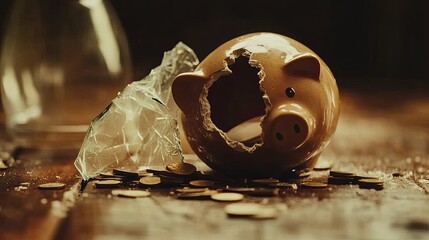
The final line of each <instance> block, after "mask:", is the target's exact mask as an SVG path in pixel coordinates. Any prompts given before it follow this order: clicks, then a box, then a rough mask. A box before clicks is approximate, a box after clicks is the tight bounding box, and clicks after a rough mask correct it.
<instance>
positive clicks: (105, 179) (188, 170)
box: [94, 162, 384, 219]
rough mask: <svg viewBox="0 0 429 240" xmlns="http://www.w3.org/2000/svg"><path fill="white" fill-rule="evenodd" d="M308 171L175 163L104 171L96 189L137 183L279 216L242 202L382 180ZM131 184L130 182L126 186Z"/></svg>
mask: <svg viewBox="0 0 429 240" xmlns="http://www.w3.org/2000/svg"><path fill="white" fill-rule="evenodd" d="M330 168H331V165H323V166H319V168H318V169H319V170H328V169H330ZM310 174H311V172H309V171H303V172H301V173H300V175H299V178H297V179H294V180H291V181H280V180H278V179H275V178H263V179H250V180H247V179H242V180H233V179H228V178H224V177H222V176H218V175H214V174H207V173H204V172H201V171H198V170H197V168H196V167H195V166H194V165H192V164H189V163H185V162H176V163H172V164H169V165H167V166H166V167H165V169H146V170H145V171H142V172H133V171H128V170H124V169H114V170H113V171H112V172H111V173H110V172H109V173H101V174H100V175H99V176H98V177H96V178H94V180H96V181H95V187H97V188H117V187H121V186H122V187H123V186H129V185H130V184H137V185H138V186H140V187H143V188H147V189H153V188H172V187H173V188H175V190H174V191H171V195H172V196H174V197H176V198H177V199H182V200H210V199H211V200H213V201H217V202H236V203H233V204H229V205H227V206H226V207H225V212H226V213H227V215H228V216H230V217H246V218H251V219H271V218H276V217H277V216H278V210H277V209H276V208H273V207H269V206H264V205H261V204H256V203H249V202H246V201H244V203H242V202H240V201H242V200H244V199H246V198H247V197H273V196H278V195H280V193H284V192H286V191H288V190H292V191H295V190H297V189H298V188H307V189H323V188H327V186H328V184H357V185H359V187H360V188H366V189H376V190H381V189H383V187H384V183H383V181H381V180H380V179H378V177H374V176H365V175H356V174H354V173H351V172H345V171H334V170H330V171H329V176H328V178H327V179H325V180H324V179H318V180H312V179H309V180H306V179H303V178H305V177H308V176H309V175H310ZM127 184H128V185H127ZM111 193H112V195H114V196H118V197H130V198H136V197H149V196H150V195H151V193H150V190H125V189H114V190H112V192H111ZM249 199H251V198H247V200H249Z"/></svg>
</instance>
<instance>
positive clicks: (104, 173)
mask: <svg viewBox="0 0 429 240" xmlns="http://www.w3.org/2000/svg"><path fill="white" fill-rule="evenodd" d="M99 175H100V177H106V178H123V177H124V176H121V175H115V174H113V173H111V172H102V173H100V174H99Z"/></svg>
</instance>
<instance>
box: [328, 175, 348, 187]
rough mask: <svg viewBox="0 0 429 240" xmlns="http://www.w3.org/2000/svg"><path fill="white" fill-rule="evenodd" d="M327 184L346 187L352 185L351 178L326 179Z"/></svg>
mask: <svg viewBox="0 0 429 240" xmlns="http://www.w3.org/2000/svg"><path fill="white" fill-rule="evenodd" d="M328 183H329V184H335V185H348V184H352V183H353V178H349V177H345V178H343V177H332V176H330V177H328Z"/></svg>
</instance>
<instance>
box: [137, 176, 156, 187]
mask: <svg viewBox="0 0 429 240" xmlns="http://www.w3.org/2000/svg"><path fill="white" fill-rule="evenodd" d="M140 183H141V184H143V185H149V186H153V185H158V184H160V183H161V178H160V177H142V178H140Z"/></svg>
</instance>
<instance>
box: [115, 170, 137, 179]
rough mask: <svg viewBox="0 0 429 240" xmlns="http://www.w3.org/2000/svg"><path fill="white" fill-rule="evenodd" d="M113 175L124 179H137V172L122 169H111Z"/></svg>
mask: <svg viewBox="0 0 429 240" xmlns="http://www.w3.org/2000/svg"><path fill="white" fill-rule="evenodd" d="M113 174H115V175H120V176H123V177H126V178H138V177H139V174H138V173H137V172H134V171H128V170H124V169H117V168H115V169H113Z"/></svg>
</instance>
